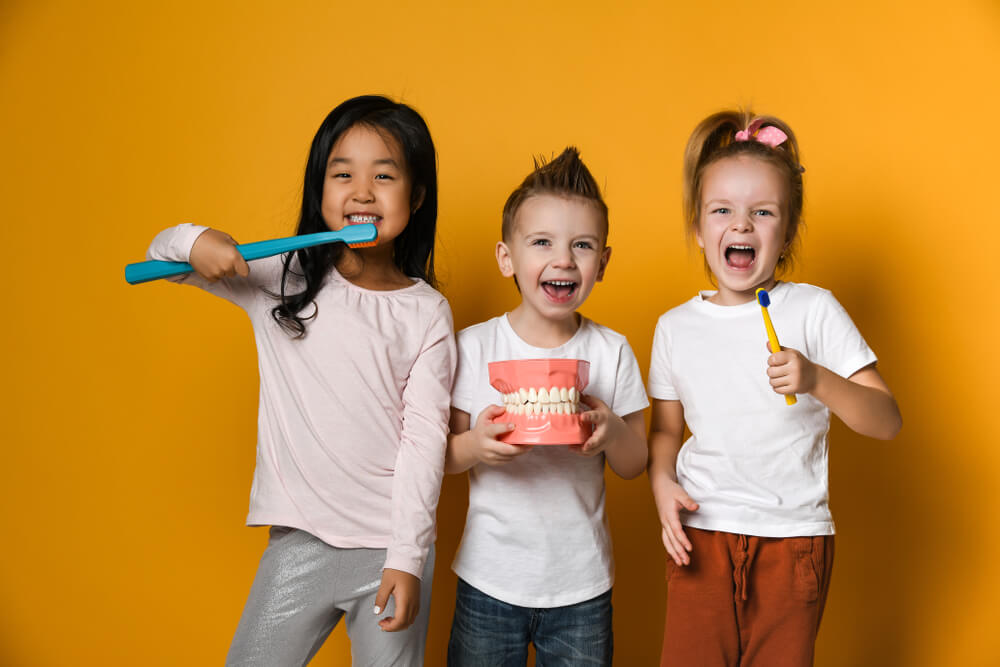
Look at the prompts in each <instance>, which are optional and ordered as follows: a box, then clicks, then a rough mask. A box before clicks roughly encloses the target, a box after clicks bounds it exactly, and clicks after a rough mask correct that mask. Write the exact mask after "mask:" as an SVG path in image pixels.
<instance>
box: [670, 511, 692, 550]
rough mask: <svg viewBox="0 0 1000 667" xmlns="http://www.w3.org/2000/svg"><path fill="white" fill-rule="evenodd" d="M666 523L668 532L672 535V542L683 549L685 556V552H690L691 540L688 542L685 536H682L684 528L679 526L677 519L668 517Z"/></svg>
mask: <svg viewBox="0 0 1000 667" xmlns="http://www.w3.org/2000/svg"><path fill="white" fill-rule="evenodd" d="M668 523H669V525H670V532H671V533H672V534H673V537H674V540H675V541H676V542H677V544H678V545H679V546H681V547H683V549H684V551H685V555H686V552H688V551H691V540H689V539H688V537H687V535H685V534H684V527H683V526H682V525H681V522H680V521H679V520H678V519H677V517H676V516H674V517H670V520H669V521H668Z"/></svg>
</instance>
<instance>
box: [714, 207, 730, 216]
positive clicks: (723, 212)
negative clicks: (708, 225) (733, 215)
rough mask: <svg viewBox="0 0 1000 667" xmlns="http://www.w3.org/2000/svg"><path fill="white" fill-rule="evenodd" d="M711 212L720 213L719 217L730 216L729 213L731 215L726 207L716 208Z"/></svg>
mask: <svg viewBox="0 0 1000 667" xmlns="http://www.w3.org/2000/svg"><path fill="white" fill-rule="evenodd" d="M711 212H712V213H718V214H719V215H729V213H730V211H729V209H728V208H726V207H725V206H720V207H719V208H714V209H712V211H711Z"/></svg>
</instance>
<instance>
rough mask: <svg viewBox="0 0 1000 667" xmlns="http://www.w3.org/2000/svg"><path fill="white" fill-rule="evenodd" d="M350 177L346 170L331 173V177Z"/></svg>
mask: <svg viewBox="0 0 1000 667" xmlns="http://www.w3.org/2000/svg"><path fill="white" fill-rule="evenodd" d="M350 177H351V175H350V174H349V173H347V172H346V171H338V172H337V173H335V174H333V178H350Z"/></svg>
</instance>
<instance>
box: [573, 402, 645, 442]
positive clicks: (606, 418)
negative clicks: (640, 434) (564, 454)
mask: <svg viewBox="0 0 1000 667" xmlns="http://www.w3.org/2000/svg"><path fill="white" fill-rule="evenodd" d="M583 403H584V405H587V406H590V408H591V409H590V410H587V411H586V412H584V413H582V414H581V415H580V417H581V419H582V421H584V422H586V423H590V424H592V425H593V428H594V433H593V435H591V436H590V437H589V438H587V441H586V442H585V443H583V444H582V445H570V446H569V448H570V449H571V450H573V451H575V452H579V453H580V454H582V455H584V456H597V455H598V454H600V453H601V452H603V451H604V450H605V449H607V448H608V446H609V445H611V444H613V443H615V442H623V441H625V440H627V439H628V438H629V437H630V435H631V431H630V430H629V426H628V424H626V423H625V420H624V419H622V418H621V417H619V416H618V415H616V414H615V413H614V412H612V411H611V408H609V407H608V404H607V403H605V402H604V401H602V400H601V399H599V398H597V397H596V396H584V397H583Z"/></svg>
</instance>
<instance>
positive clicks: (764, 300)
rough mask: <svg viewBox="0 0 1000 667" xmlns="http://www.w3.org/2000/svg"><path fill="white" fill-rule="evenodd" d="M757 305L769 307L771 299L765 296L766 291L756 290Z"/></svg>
mask: <svg viewBox="0 0 1000 667" xmlns="http://www.w3.org/2000/svg"><path fill="white" fill-rule="evenodd" d="M757 303H759V304H760V305H762V306H763V307H765V308H767V307H768V306H770V305H771V297H769V296H768V295H767V290H762V289H759V290H757Z"/></svg>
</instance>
